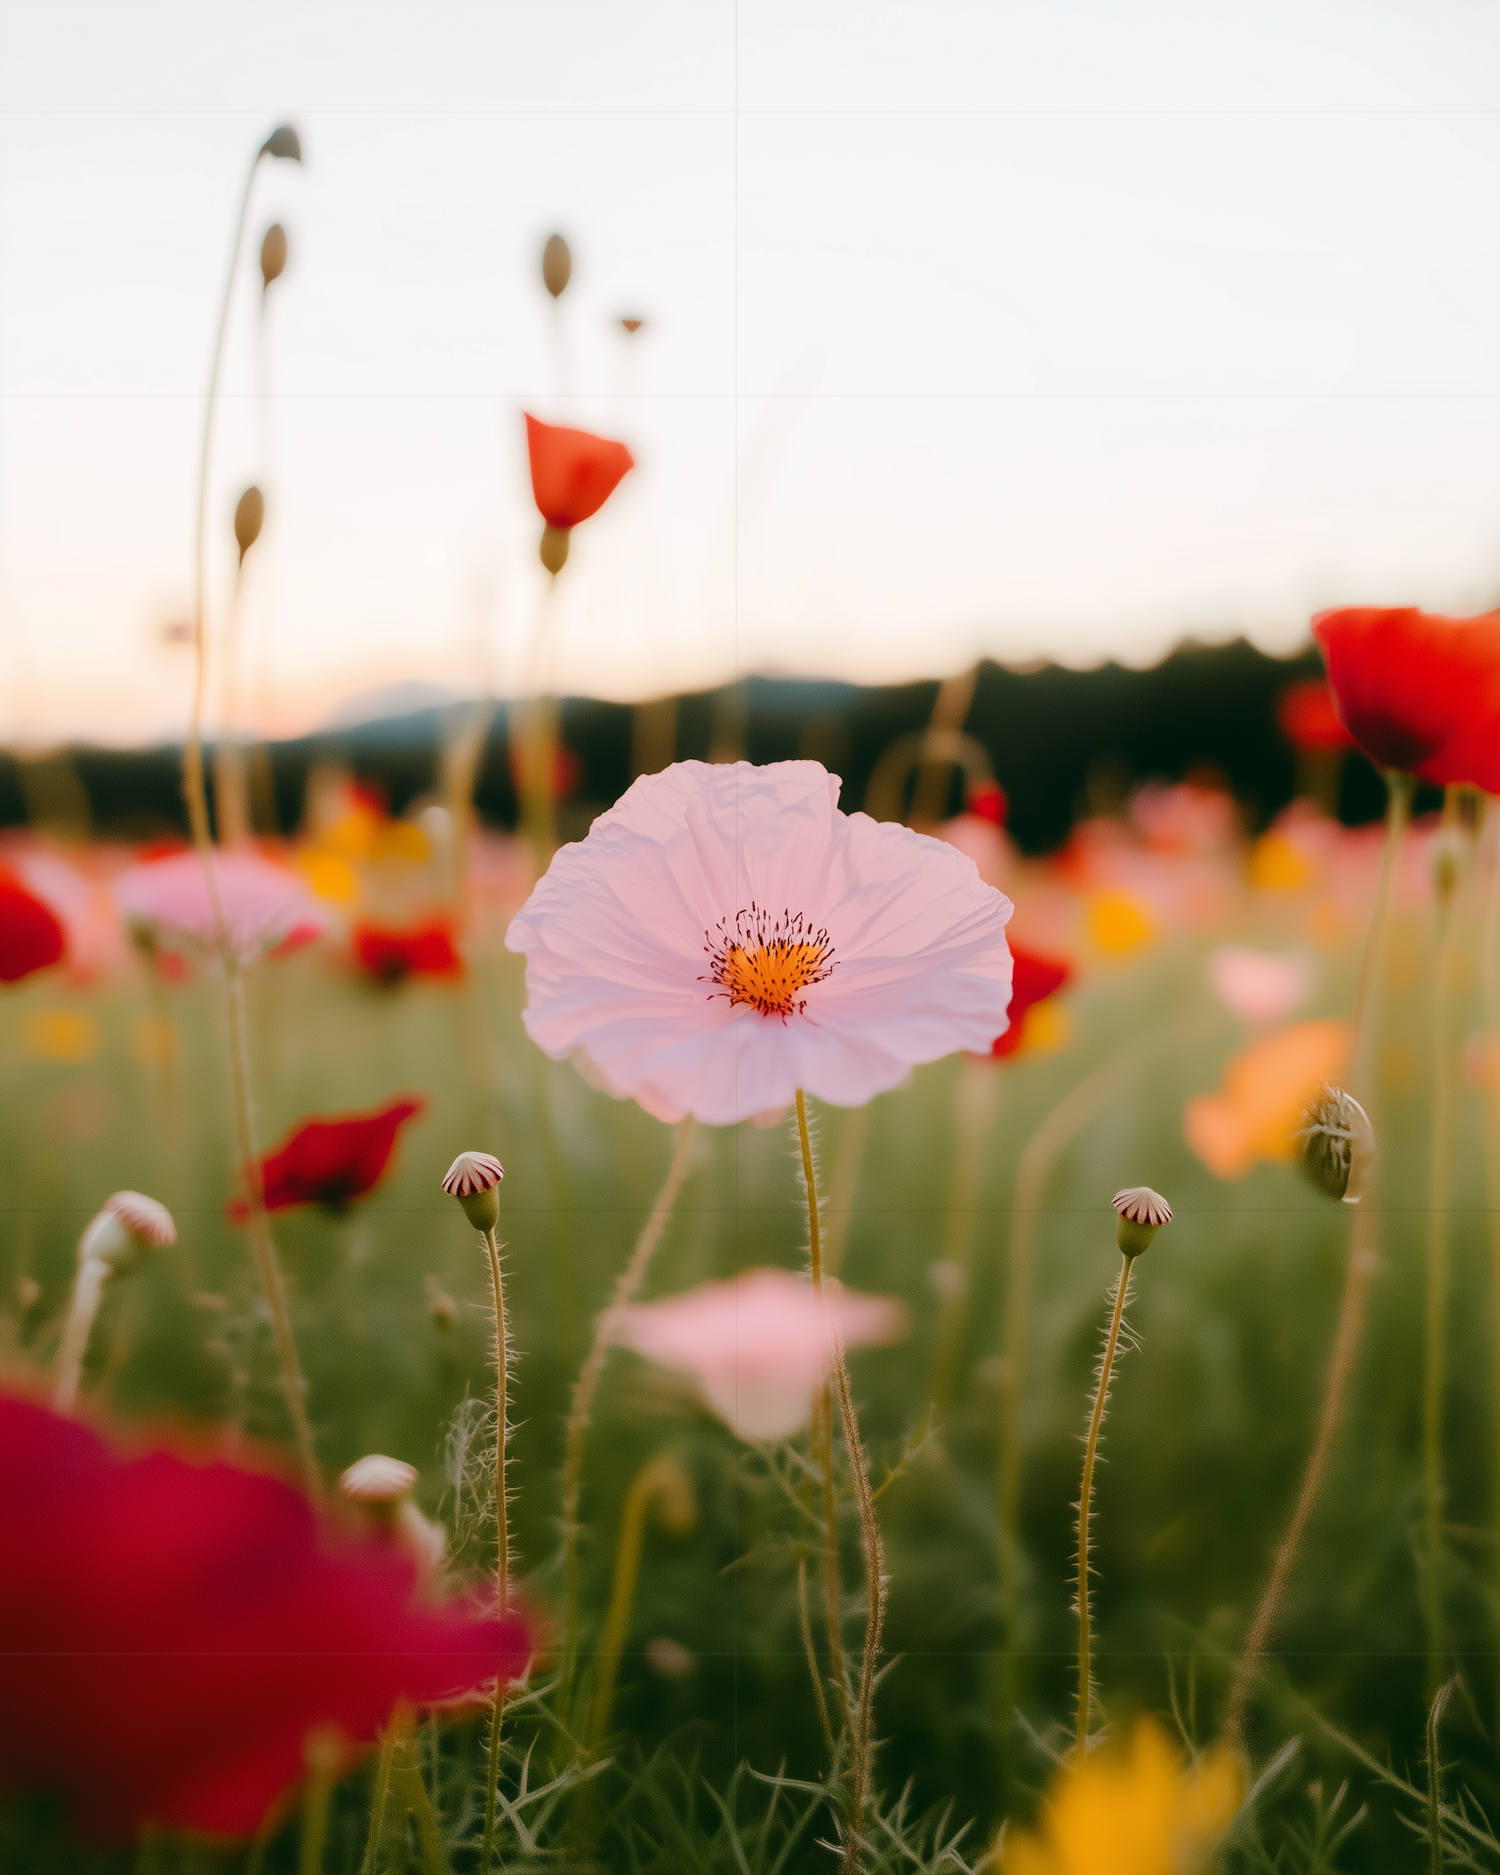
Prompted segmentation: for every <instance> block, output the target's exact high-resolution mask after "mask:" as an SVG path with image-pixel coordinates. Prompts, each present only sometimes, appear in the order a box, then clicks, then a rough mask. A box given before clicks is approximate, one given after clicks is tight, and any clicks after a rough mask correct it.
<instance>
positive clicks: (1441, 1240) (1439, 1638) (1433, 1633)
mask: <svg viewBox="0 0 1500 1875" xmlns="http://www.w3.org/2000/svg"><path fill="white" fill-rule="evenodd" d="M1445 805H1446V811H1445V813H1444V821H1445V823H1450V824H1451V823H1452V822H1453V821H1454V820H1455V819H1456V807H1457V800H1456V794H1455V790H1453V789H1452V788H1450V789H1449V790H1448V798H1447V802H1446V804H1445ZM1455 884H1456V880H1455V879H1454V878H1453V877H1452V876H1451V874H1445V873H1443V872H1442V871H1440V873H1439V876H1438V879H1437V881H1436V885H1435V890H1436V899H1437V955H1436V957H1435V958H1434V960H1433V971H1432V1100H1431V1117H1432V1125H1431V1130H1430V1134H1429V1139H1428V1148H1427V1240H1426V1257H1425V1264H1426V1321H1425V1325H1424V1333H1423V1344H1422V1536H1423V1542H1422V1548H1423V1559H1424V1568H1423V1576H1424V1581H1423V1589H1424V1595H1423V1601H1424V1603H1425V1614H1426V1625H1427V1696H1428V1698H1429V1699H1432V1698H1434V1697H1435V1696H1436V1694H1437V1690H1438V1687H1439V1686H1440V1685H1441V1684H1442V1679H1443V1653H1444V1641H1443V1580H1442V1576H1443V1496H1444V1491H1443V1395H1444V1393H1445V1392H1446V1390H1447V1365H1448V1361H1447V1355H1448V1208H1449V1196H1450V1194H1449V1171H1450V1158H1449V1152H1450V1145H1451V1141H1452V1137H1453V1118H1454V1113H1453V1110H1454V1105H1455V1095H1456V1093H1457V1089H1456V1088H1455V1086H1454V1080H1455V1073H1456V1067H1457V1064H1456V1062H1455V1061H1454V1060H1453V1048H1452V1042H1451V1037H1450V1034H1449V1031H1450V1029H1451V1028H1452V1022H1453V977H1454V972H1455V967H1456V964H1457V955H1456V953H1457V950H1458V944H1457V941H1456V939H1455V934H1454V929H1453V925H1454V920H1453V916H1452V911H1453V889H1454V885H1455Z"/></svg>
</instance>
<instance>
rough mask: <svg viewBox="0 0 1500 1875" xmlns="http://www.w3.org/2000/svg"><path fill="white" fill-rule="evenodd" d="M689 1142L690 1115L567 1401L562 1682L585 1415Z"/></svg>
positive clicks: (574, 1638) (571, 1640)
mask: <svg viewBox="0 0 1500 1875" xmlns="http://www.w3.org/2000/svg"><path fill="white" fill-rule="evenodd" d="M692 1141H693V1116H692V1115H691V1114H689V1115H688V1116H687V1118H686V1119H685V1120H684V1121H683V1122H682V1124H681V1125H680V1126H679V1127H678V1129H677V1144H676V1146H675V1148H674V1149H673V1152H672V1163H671V1164H670V1166H668V1168H667V1176H666V1178H665V1179H664V1180H663V1181H662V1187H661V1190H660V1191H659V1192H658V1193H657V1196H656V1203H655V1204H654V1205H653V1206H652V1208H651V1215H650V1216H649V1217H648V1218H647V1219H646V1222H645V1224H644V1225H643V1226H642V1227H641V1234H640V1236H639V1237H638V1238H637V1239H636V1244H635V1249H634V1250H633V1251H632V1252H631V1257H630V1261H629V1262H628V1263H627V1264H626V1265H625V1268H624V1269H623V1270H622V1271H621V1272H620V1277H619V1280H618V1281H617V1282H616V1284H615V1289H614V1294H613V1295H612V1296H611V1297H610V1301H609V1307H608V1308H607V1309H605V1310H604V1311H603V1313H602V1314H601V1315H600V1316H599V1319H598V1321H597V1322H596V1323H595V1325H594V1339H593V1341H592V1343H591V1344H590V1347H589V1351H588V1356H587V1358H586V1359H585V1361H584V1363H583V1367H582V1369H581V1371H580V1372H579V1375H578V1380H577V1383H576V1385H575V1386H574V1388H573V1401H572V1405H571V1407H570V1408H569V1411H568V1426H567V1433H566V1436H565V1440H564V1445H563V1483H562V1526H563V1584H564V1588H563V1675H564V1680H565V1682H566V1681H567V1680H570V1679H571V1677H572V1672H573V1666H574V1661H575V1656H576V1654H577V1651H578V1624H579V1605H580V1586H579V1580H578V1536H579V1529H578V1502H579V1496H580V1493H581V1490H582V1482H583V1441H584V1437H585V1435H586V1434H587V1432H588V1428H589V1415H590V1412H591V1411H592V1409H593V1404H594V1394H595V1392H596V1390H597V1388H598V1385H599V1376H600V1375H601V1374H602V1373H603V1371H604V1362H605V1359H606V1358H607V1356H608V1354H609V1345H610V1342H609V1337H610V1333H611V1330H612V1328H613V1324H614V1318H615V1316H616V1314H617V1313H618V1312H619V1310H621V1309H623V1308H628V1307H629V1305H630V1304H631V1303H632V1302H633V1301H634V1300H635V1298H636V1296H637V1294H638V1293H639V1291H640V1287H641V1284H642V1283H643V1282H644V1281H645V1279H646V1270H647V1268H648V1266H649V1265H650V1262H651V1258H652V1256H653V1255H654V1254H655V1252H656V1246H657V1245H658V1244H659V1243H660V1242H661V1238H662V1233H663V1231H665V1230H666V1228H667V1222H668V1220H669V1219H670V1217H671V1215H672V1209H673V1206H674V1205H675V1204H676V1202H677V1194H678V1192H679V1190H680V1189H681V1187H682V1181H683V1179H684V1178H686V1176H687V1169H688V1153H689V1148H690V1147H691V1145H692Z"/></svg>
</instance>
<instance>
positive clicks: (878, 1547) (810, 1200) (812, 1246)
mask: <svg viewBox="0 0 1500 1875" xmlns="http://www.w3.org/2000/svg"><path fill="white" fill-rule="evenodd" d="M797 1137H798V1140H799V1142H800V1144H801V1147H802V1176H803V1180H804V1182H805V1183H806V1186H807V1229H808V1254H809V1257H810V1260H811V1263H812V1279H813V1288H814V1290H815V1291H816V1292H817V1293H818V1294H819V1295H820V1296H821V1295H822V1293H823V1261H822V1246H821V1238H820V1233H819V1229H818V1181H817V1173H816V1169H815V1167H814V1165H813V1152H812V1136H811V1134H810V1133H809V1132H808V1129H807V1101H806V1099H805V1098H804V1096H803V1093H802V1089H801V1088H800V1087H799V1088H798V1089H797ZM833 1386H834V1392H835V1394H836V1396H837V1398H838V1403H839V1422H840V1425H841V1427H842V1429H843V1434H844V1446H845V1449H846V1450H847V1452H848V1454H849V1470H850V1474H851V1476H852V1477H853V1480H854V1503H855V1508H856V1510H857V1511H858V1513H859V1528H860V1535H861V1537H862V1538H863V1541H864V1551H865V1578H866V1584H867V1587H868V1591H869V1598H870V1599H869V1611H868V1613H867V1615H866V1617H865V1640H864V1648H863V1652H862V1655H861V1659H860V1669H859V1690H858V1693H857V1695H856V1698H855V1702H854V1709H853V1711H852V1712H851V1713H850V1715H849V1822H848V1828H847V1829H846V1831H845V1834H844V1859H843V1868H844V1870H845V1872H846V1875H856V1871H858V1870H859V1869H860V1868H862V1867H863V1865H864V1850H863V1845H862V1843H861V1841H860V1832H861V1830H862V1829H863V1828H864V1820H865V1808H866V1805H867V1804H868V1802H869V1794H870V1769H871V1763H870V1760H871V1746H872V1734H873V1726H874V1717H875V1672H876V1667H877V1665H878V1663H879V1660H880V1637H881V1632H882V1630H883V1628H884V1626H885V1605H886V1579H885V1553H884V1548H883V1546H882V1543H881V1538H880V1523H879V1520H878V1519H877V1517H876V1515H875V1497H874V1493H873V1492H872V1491H871V1489H870V1473H869V1467H868V1465H867V1464H866V1462H865V1448H864V1442H863V1441H862V1440H861V1438H860V1436H859V1421H858V1419H857V1418H856V1416H855V1412H854V1397H853V1395H852V1393H851V1392H850V1389H849V1366H848V1362H847V1361H846V1360H845V1359H844V1339H843V1336H842V1335H841V1334H840V1333H839V1332H838V1329H837V1327H836V1326H835V1328H834V1330H833ZM824 1423H825V1425H827V1426H828V1428H829V1432H828V1438H829V1449H828V1451H827V1453H826V1454H825V1458H826V1464H825V1468H824V1475H825V1477H830V1476H831V1474H832V1462H833V1454H832V1425H831V1415H827V1416H826V1417H825V1421H824ZM828 1540H829V1547H830V1549H832V1550H833V1551H834V1557H835V1561H837V1549H836V1531H835V1528H834V1525H833V1524H832V1522H831V1521H830V1523H829V1528H828Z"/></svg>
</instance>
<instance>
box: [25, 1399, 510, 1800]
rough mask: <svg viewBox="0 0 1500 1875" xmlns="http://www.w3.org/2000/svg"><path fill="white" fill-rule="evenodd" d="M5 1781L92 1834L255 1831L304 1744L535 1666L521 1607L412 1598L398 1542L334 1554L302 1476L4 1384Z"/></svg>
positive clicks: (296, 1770)
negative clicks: (143, 1433) (50, 1803)
mask: <svg viewBox="0 0 1500 1875" xmlns="http://www.w3.org/2000/svg"><path fill="white" fill-rule="evenodd" d="M0 1500H3V1502H4V1503H5V1506H6V1526H7V1534H6V1540H5V1542H4V1543H3V1544H0V1782H3V1785H4V1787H5V1788H7V1789H10V1790H41V1791H49V1792H52V1793H55V1794H58V1795H60V1796H62V1797H63V1798H64V1799H65V1801H66V1802H67V1803H68V1805H69V1807H70V1809H71V1811H72V1813H73V1816H74V1819H75V1820H76V1821H77V1822H78V1823H80V1824H81V1825H82V1826H83V1827H84V1828H85V1829H86V1830H88V1831H90V1832H91V1833H92V1834H94V1835H97V1836H101V1837H124V1836H128V1835H129V1834H131V1833H132V1832H133V1831H134V1830H135V1829H136V1828H137V1827H138V1825H139V1824H141V1823H142V1822H151V1823H155V1824H157V1825H160V1826H162V1827H166V1828H174V1829H193V1830H201V1831H206V1832H209V1833H211V1834H217V1835H231V1836H232V1835H245V1834H248V1833H249V1832H250V1831H251V1830H253V1829H254V1828H255V1827H256V1825H257V1823H258V1822H259V1821H260V1819H261V1817H262V1815H263V1814H264V1813H265V1810H266V1807H267V1806H268V1804H269V1803H270V1802H271V1801H272V1799H273V1798H274V1797H275V1796H276V1795H277V1793H278V1792H279V1791H281V1790H282V1789H284V1788H285V1787H286V1786H287V1785H288V1784H290V1783H292V1782H293V1781H294V1780H295V1779H296V1778H297V1777H299V1776H300V1774H301V1769H302V1748H303V1740H304V1738H305V1736H306V1734H307V1733H308V1731H309V1730H310V1729H311V1728H312V1727H313V1726H316V1725H336V1726H337V1727H338V1728H339V1729H340V1730H341V1731H342V1732H343V1733H344V1734H345V1735H346V1736H347V1737H348V1738H350V1739H351V1740H355V1741H364V1740H370V1739H373V1737H374V1735H375V1733H376V1731H377V1729H378V1728H379V1727H380V1725H381V1724H382V1723H383V1722H384V1720H385V1719H386V1717H387V1715H388V1714H389V1712H390V1710H391V1707H392V1705H393V1704H394V1702H395V1701H396V1700H397V1699H398V1698H400V1699H406V1700H409V1701H410V1702H411V1703H412V1704H414V1705H432V1704H440V1703H446V1702H448V1701H450V1700H454V1699H459V1698H462V1697H464V1696H465V1695H466V1694H467V1693H469V1692H470V1691H472V1689H473V1688H475V1687H476V1686H478V1685H480V1684H481V1683H483V1682H485V1681H489V1680H493V1679H494V1678H495V1677H496V1676H497V1675H500V1676H503V1677H504V1678H507V1679H509V1678H514V1677H515V1676H516V1675H517V1674H519V1673H521V1672H522V1671H524V1669H525V1665H526V1661H527V1658H528V1656H529V1654H530V1652H531V1647H532V1640H531V1636H530V1634H529V1632H528V1630H527V1626H526V1624H525V1622H523V1621H522V1620H521V1619H520V1618H518V1617H515V1616H512V1617H510V1618H509V1619H507V1620H503V1621H500V1620H495V1619H485V1618H481V1617H480V1616H479V1615H478V1614H477V1612H476V1611H474V1610H472V1609H456V1608H449V1609H441V1608H426V1609H424V1608H417V1607H414V1606H412V1604H411V1587H412V1573H411V1569H410V1566H409V1564H407V1563H405V1562H404V1561H403V1560H402V1559H401V1558H400V1556H399V1555H398V1554H397V1553H396V1552H395V1551H394V1550H392V1549H391V1548H389V1547H375V1546H371V1545H368V1544H365V1545H361V1546H359V1547H357V1548H354V1547H349V1546H347V1545H346V1546H345V1547H344V1548H342V1549H341V1550H338V1551H335V1550H333V1549H331V1548H330V1547H329V1546H328V1544H327V1542H326V1541H325V1539H324V1537H323V1536H322V1535H320V1532H319V1530H318V1527H317V1525H316V1524H315V1522H314V1519H313V1514H312V1512H311V1510H310V1509H309V1508H308V1506H307V1504H306V1503H305V1502H304V1501H303V1499H302V1498H301V1497H300V1496H299V1495H298V1494H297V1493H296V1492H295V1491H294V1490H292V1489H291V1487H290V1486H288V1485H285V1484H282V1483H280V1482H279V1481H278V1480H276V1479H274V1478H268V1477H261V1476H258V1475H256V1474H254V1473H251V1472H245V1471H239V1470H236V1469H234V1468H233V1467H231V1466H229V1465H226V1464H205V1465H195V1464H189V1463H187V1462H186V1461H185V1460H183V1459H181V1458H178V1457H175V1456H173V1455H172V1454H170V1453H166V1452H154V1453H151V1454H150V1455H149V1456H147V1457H145V1458H140V1459H135V1460H129V1461H127V1460H122V1459H120V1458H119V1457H117V1456H116V1455H114V1454H113V1453H112V1452H111V1451H110V1450H109V1449H108V1448H107V1447H106V1445H105V1444H104V1442H103V1440H101V1439H100V1438H99V1437H98V1435H97V1434H96V1433H94V1432H92V1431H90V1430H89V1429H88V1428H86V1427H84V1426H80V1425H78V1424H76V1423H75V1422H73V1421H71V1420H66V1419H61V1418H59V1417H58V1416H57V1415H55V1414H53V1413H50V1412H47V1411H46V1410H45V1409H43V1408H41V1407H38V1406H34V1405H32V1404H30V1403H29V1402H25V1401H21V1400H16V1399H4V1398H0Z"/></svg>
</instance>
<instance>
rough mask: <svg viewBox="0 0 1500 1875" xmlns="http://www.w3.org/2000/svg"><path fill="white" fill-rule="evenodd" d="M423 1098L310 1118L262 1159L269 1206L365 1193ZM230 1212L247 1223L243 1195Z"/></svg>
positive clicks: (342, 1200)
mask: <svg viewBox="0 0 1500 1875" xmlns="http://www.w3.org/2000/svg"><path fill="white" fill-rule="evenodd" d="M423 1104H424V1103H423V1102H422V1101H420V1100H397V1101H394V1102H393V1103H392V1104H391V1105H390V1106H389V1107H382V1108H381V1110H380V1111H379V1112H378V1113H357V1114H350V1115H349V1116H348V1117H347V1118H344V1119H338V1120H309V1121H308V1122H307V1123H306V1125H304V1126H299V1127H298V1128H297V1130H296V1132H295V1133H293V1134H292V1136H291V1138H290V1139H288V1140H287V1142H286V1144H285V1145H284V1146H279V1147H278V1148H277V1149H276V1151H275V1152H268V1153H267V1154H266V1156H265V1158H264V1159H262V1160H261V1176H262V1177H263V1179H264V1180H265V1192H266V1209H267V1210H268V1211H285V1210H288V1209H290V1207H291V1206H292V1205H297V1204H328V1205H342V1204H348V1202H349V1201H350V1199H351V1198H362V1197H363V1196H364V1194H365V1193H366V1192H367V1191H370V1190H372V1189H373V1188H374V1186H375V1185H377V1184H378V1183H379V1181H380V1177H381V1174H382V1173H383V1172H384V1171H385V1168H386V1167H387V1166H388V1165H389V1164H390V1162H391V1154H392V1153H393V1152H394V1151H395V1149H396V1135H397V1133H398V1132H399V1131H400V1130H401V1128H402V1126H404V1125H405V1123H406V1122H407V1121H408V1120H409V1119H411V1118H412V1116H413V1115H414V1114H418V1113H420V1112H421V1111H422V1107H423ZM229 1215H230V1217H231V1218H233V1219H234V1221H235V1222H236V1223H243V1222H244V1220H245V1218H246V1217H247V1216H248V1215H249V1207H248V1206H247V1205H246V1203H245V1201H244V1199H243V1198H236V1199H235V1200H234V1202H233V1203H232V1204H231V1205H230V1206H229Z"/></svg>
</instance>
